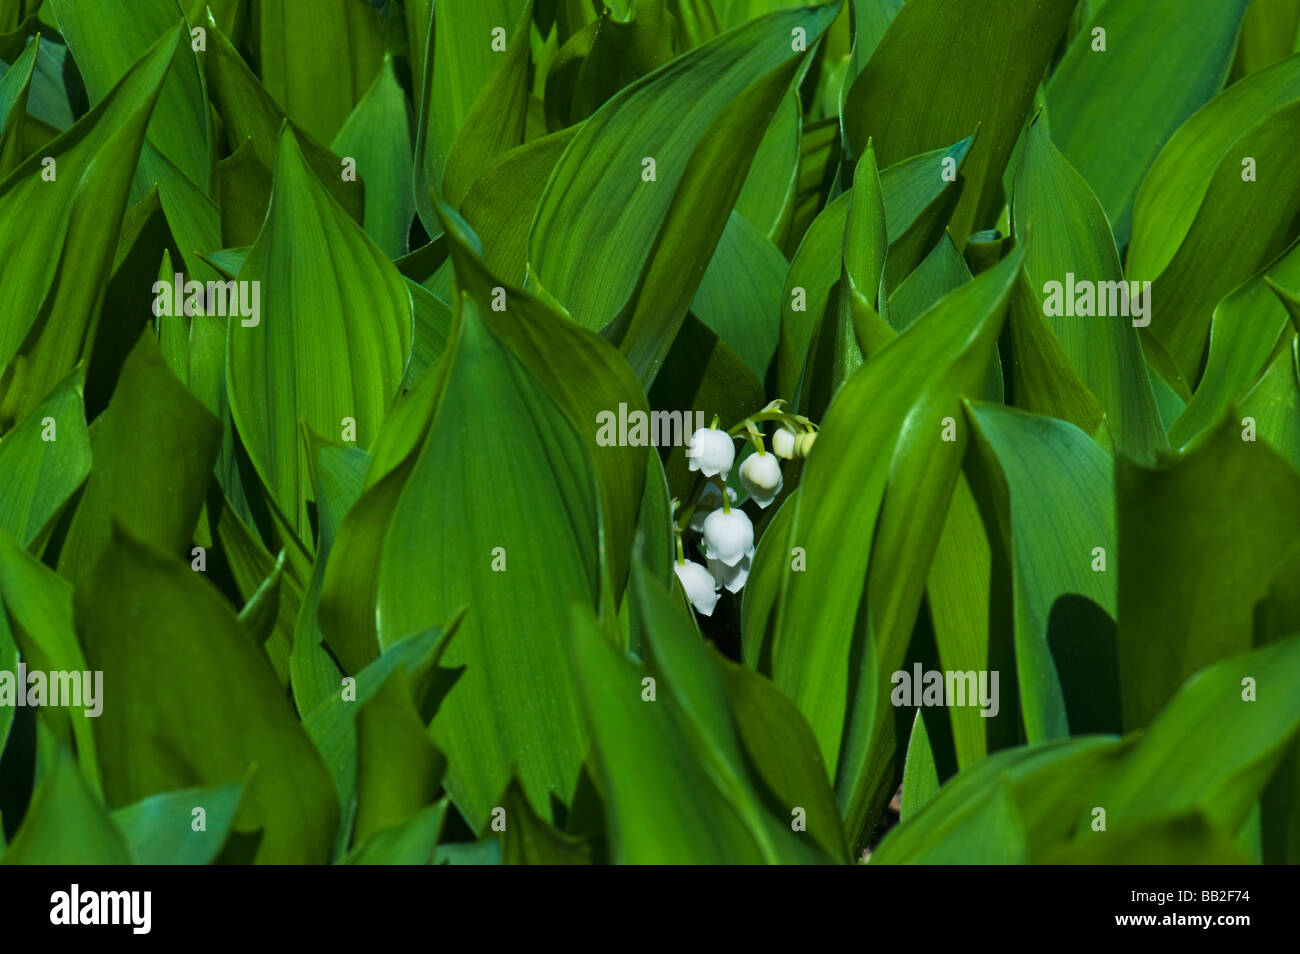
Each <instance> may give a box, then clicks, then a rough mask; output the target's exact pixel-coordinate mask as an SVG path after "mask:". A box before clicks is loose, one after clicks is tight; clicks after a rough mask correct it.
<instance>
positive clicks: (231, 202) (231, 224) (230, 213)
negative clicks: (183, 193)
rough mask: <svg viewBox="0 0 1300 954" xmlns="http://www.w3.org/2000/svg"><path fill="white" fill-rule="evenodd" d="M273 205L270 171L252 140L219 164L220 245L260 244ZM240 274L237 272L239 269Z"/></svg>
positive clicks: (240, 146) (241, 245)
mask: <svg viewBox="0 0 1300 954" xmlns="http://www.w3.org/2000/svg"><path fill="white" fill-rule="evenodd" d="M270 201H271V171H270V170H269V169H267V168H266V166H264V165H262V160H261V159H259V158H258V156H257V149H256V148H255V147H254V146H253V141H252V140H251V139H246V140H244V141H243V142H242V143H240V145H239V147H238V148H237V149H235V151H234V152H232V153H231V154H230V155H229V156H226V158H224V159H222V160H220V161H218V162H217V204H218V206H219V207H220V209H221V244H222V245H223V246H225V247H227V248H231V247H235V248H238V247H243V246H251V245H252V244H253V243H254V242H255V241H257V233H258V232H259V231H261V228H262V220H263V219H264V218H266V207H267V205H268V204H269V203H270ZM236 272H238V269H236Z"/></svg>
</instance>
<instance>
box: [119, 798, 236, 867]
mask: <svg viewBox="0 0 1300 954" xmlns="http://www.w3.org/2000/svg"><path fill="white" fill-rule="evenodd" d="M243 794H244V786H243V784H242V783H238V782H236V783H233V784H230V785H210V786H206V787H203V788H190V789H183V790H181V791H176V792H161V793H159V794H157V795H150V796H149V797H148V798H144V799H141V800H140V801H138V802H136V803H134V804H132V805H127V806H126V807H125V808H119V809H118V810H117V811H115V812H113V813H112V819H113V823H114V824H115V825H117V827H118V829H119V830H120V831H121V832H122V835H123V837H125V838H126V843H127V846H128V847H129V848H130V850H131V855H132V857H134V858H135V860H136V861H137V862H138V863H140V864H142V865H207V864H211V863H212V862H213V861H214V860H216V857H217V855H219V854H220V853H221V849H222V847H223V846H224V845H225V843H226V837H227V836H228V835H229V834H230V829H231V826H232V825H233V824H234V821H235V816H236V815H237V814H238V812H239V805H240V802H241V800H242V799H243ZM200 809H201V810H202V814H199V810H200Z"/></svg>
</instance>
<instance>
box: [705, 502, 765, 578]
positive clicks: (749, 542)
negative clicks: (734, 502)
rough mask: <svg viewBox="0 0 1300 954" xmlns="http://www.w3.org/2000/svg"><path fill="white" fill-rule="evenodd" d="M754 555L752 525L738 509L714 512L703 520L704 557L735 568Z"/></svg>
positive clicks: (746, 516)
mask: <svg viewBox="0 0 1300 954" xmlns="http://www.w3.org/2000/svg"><path fill="white" fill-rule="evenodd" d="M753 554H754V525H753V524H752V523H750V522H749V515H748V514H747V513H745V511H743V510H741V509H740V508H739V507H733V508H732V509H731V511H730V512H728V511H726V510H715V511H713V513H711V514H709V515H708V516H707V517H705V518H704V555H705V556H706V557H708V558H709V559H710V560H720V561H721V562H722V563H725V564H726V565H727V566H735V565H736V564H737V563H739V562H740V561H741V560H743V559H745V557H747V556H753Z"/></svg>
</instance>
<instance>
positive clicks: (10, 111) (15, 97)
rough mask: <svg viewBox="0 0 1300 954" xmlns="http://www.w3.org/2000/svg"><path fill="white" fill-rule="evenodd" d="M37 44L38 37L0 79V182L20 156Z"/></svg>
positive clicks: (21, 154) (39, 40)
mask: <svg viewBox="0 0 1300 954" xmlns="http://www.w3.org/2000/svg"><path fill="white" fill-rule="evenodd" d="M40 43H41V38H40V37H39V36H38V37H36V38H35V39H34V40H32V42H31V43H30V44H28V46H27V48H26V49H25V50H23V53H22V55H21V56H19V57H18V59H16V60H14V62H13V65H12V66H10V67H9V69H8V70H7V71H6V72H5V74H4V76H3V77H0V179H3V178H4V177H6V176H8V175H9V173H10V172H12V171H13V170H14V168H15V167H16V166H17V165H18V164H19V163H20V162H21V161H22V158H23V155H24V151H23V130H24V126H25V125H26V121H27V103H28V97H29V95H30V92H31V83H32V74H33V73H34V71H35V69H36V56H37V53H38V52H39V50H40Z"/></svg>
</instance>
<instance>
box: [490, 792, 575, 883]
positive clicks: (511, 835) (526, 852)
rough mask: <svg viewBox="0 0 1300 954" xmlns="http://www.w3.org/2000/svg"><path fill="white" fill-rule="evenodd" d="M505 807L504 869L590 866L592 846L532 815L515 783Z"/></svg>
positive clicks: (502, 858) (502, 861)
mask: <svg viewBox="0 0 1300 954" xmlns="http://www.w3.org/2000/svg"><path fill="white" fill-rule="evenodd" d="M503 801H504V804H503V805H502V807H503V808H504V809H505V811H506V830H505V831H504V832H503V833H502V835H501V863H502V864H505V865H589V864H591V860H592V851H591V846H590V844H588V843H587V842H585V841H583V840H582V839H580V838H575V837H573V836H572V835H566V834H565V833H564V832H562V831H559V830H558V829H556V828H555V827H554V826H552V825H550V824H548V823H547V822H546V821H544V820H543V819H541V818H538V817H537V814H536V813H535V812H534V811H533V808H532V806H531V805H529V804H528V799H527V798H526V797H525V796H524V793H523V792H522V791H521V790H520V788H519V783H518V782H512V783H511V785H510V788H509V789H507V791H506V796H505V799H504V800H503Z"/></svg>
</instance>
